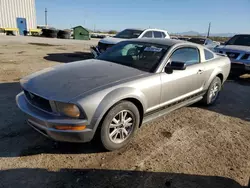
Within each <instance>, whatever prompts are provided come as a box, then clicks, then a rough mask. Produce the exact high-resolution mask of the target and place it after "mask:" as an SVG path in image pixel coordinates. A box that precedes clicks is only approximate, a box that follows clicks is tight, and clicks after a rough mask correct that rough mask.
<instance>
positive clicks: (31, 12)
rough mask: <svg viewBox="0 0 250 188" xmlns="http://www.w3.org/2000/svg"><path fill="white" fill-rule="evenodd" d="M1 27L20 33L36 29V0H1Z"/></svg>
mask: <svg viewBox="0 0 250 188" xmlns="http://www.w3.org/2000/svg"><path fill="white" fill-rule="evenodd" d="M0 28H2V29H4V30H6V31H8V30H9V31H18V33H19V34H20V35H23V34H24V31H25V30H26V31H29V30H30V29H36V28H37V22H36V9H35V0H0Z"/></svg>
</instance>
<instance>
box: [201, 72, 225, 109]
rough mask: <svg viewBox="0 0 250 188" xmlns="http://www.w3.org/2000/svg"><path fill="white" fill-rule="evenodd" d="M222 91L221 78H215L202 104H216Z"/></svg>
mask: <svg viewBox="0 0 250 188" xmlns="http://www.w3.org/2000/svg"><path fill="white" fill-rule="evenodd" d="M220 90H221V79H220V78H219V77H215V78H214V80H213V81H212V82H211V84H210V86H209V88H208V90H207V92H206V94H205V95H204V96H203V100H202V102H203V103H204V104H206V105H212V104H214V103H215V102H216V100H217V99H218V97H219V93H220Z"/></svg>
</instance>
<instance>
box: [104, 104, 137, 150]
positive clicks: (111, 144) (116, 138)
mask: <svg viewBox="0 0 250 188" xmlns="http://www.w3.org/2000/svg"><path fill="white" fill-rule="evenodd" d="M121 114H123V116H124V117H125V118H123V120H126V121H127V122H126V121H124V124H121V123H120V122H121V121H120V120H121V119H122V116H121ZM129 118H131V119H132V120H131V119H129ZM111 124H112V125H111ZM130 124H131V126H129V125H130ZM139 124H140V113H139V111H138V109H137V107H136V106H135V105H134V104H133V103H131V102H129V101H121V102H119V103H117V104H116V105H115V106H113V107H112V108H111V109H110V110H109V111H108V113H107V114H106V116H105V118H104V120H103V122H102V124H101V128H100V140H101V144H102V146H103V147H104V148H105V149H106V150H108V151H113V150H117V149H120V148H122V147H123V146H125V145H127V144H128V143H129V141H130V140H131V138H132V137H133V135H134V134H135V132H136V130H137V129H138V127H139ZM126 133H127V136H126Z"/></svg>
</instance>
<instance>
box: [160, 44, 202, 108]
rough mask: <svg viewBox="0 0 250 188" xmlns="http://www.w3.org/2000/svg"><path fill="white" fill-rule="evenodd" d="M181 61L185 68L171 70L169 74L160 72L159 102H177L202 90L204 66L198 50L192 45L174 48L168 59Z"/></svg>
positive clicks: (169, 61)
mask: <svg viewBox="0 0 250 188" xmlns="http://www.w3.org/2000/svg"><path fill="white" fill-rule="evenodd" d="M171 62H183V63H185V64H186V69H185V70H173V72H172V73H171V74H168V73H166V72H165V71H163V72H162V73H161V82H162V88H161V104H163V105H164V104H171V103H172V102H178V101H179V100H182V99H184V98H186V97H188V96H191V95H193V94H197V93H199V92H201V91H202V89H203V84H204V76H203V72H204V67H203V65H202V64H201V63H200V51H199V49H197V48H194V47H181V48H178V49H175V50H174V51H173V53H172V55H171V56H170V59H169V60H168V63H171Z"/></svg>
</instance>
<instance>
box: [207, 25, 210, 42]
mask: <svg viewBox="0 0 250 188" xmlns="http://www.w3.org/2000/svg"><path fill="white" fill-rule="evenodd" d="M210 29H211V22H209V25H208V31H207V38H208V37H209V35H210Z"/></svg>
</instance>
